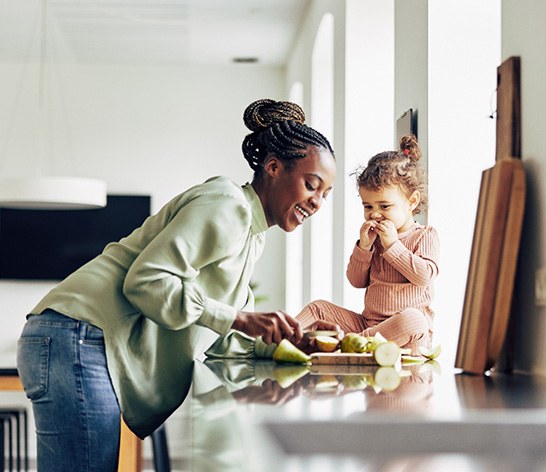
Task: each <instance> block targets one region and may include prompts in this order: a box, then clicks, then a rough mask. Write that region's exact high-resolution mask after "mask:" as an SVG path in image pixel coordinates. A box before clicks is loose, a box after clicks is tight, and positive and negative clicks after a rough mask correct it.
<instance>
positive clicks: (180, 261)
mask: <svg viewBox="0 0 546 472" xmlns="http://www.w3.org/2000/svg"><path fill="white" fill-rule="evenodd" d="M250 224H251V209H250V207H249V205H248V203H247V202H245V201H242V200H239V199H237V198H235V197H233V196H230V195H222V196H221V198H219V196H218V195H216V194H214V195H206V194H204V195H201V196H199V197H197V198H194V199H193V200H191V201H190V202H189V203H187V204H186V205H184V206H183V207H182V208H180V209H179V210H178V211H177V213H176V214H175V215H174V217H173V218H172V219H171V221H170V222H169V223H168V224H167V225H166V226H165V228H164V229H163V230H162V231H161V232H160V233H159V234H158V235H157V236H156V237H155V238H154V239H153V240H152V241H151V242H150V243H149V244H148V246H147V247H146V248H145V249H144V250H143V251H142V253H141V254H140V255H139V256H138V257H137V258H136V259H135V261H134V262H133V264H132V265H131V267H130V269H129V271H128V273H127V276H126V279H125V283H124V286H123V291H124V295H125V296H126V297H127V299H128V300H129V301H130V302H131V304H133V305H134V306H135V307H136V308H137V309H138V310H140V311H141V312H142V313H143V314H144V315H145V316H147V317H148V318H150V319H152V320H153V321H155V322H156V323H158V324H159V325H161V326H163V327H166V328H168V329H174V330H177V329H182V328H185V327H187V326H189V325H191V324H193V323H197V324H199V325H202V326H206V327H208V328H210V329H212V330H214V331H216V332H217V333H219V334H226V333H227V332H228V331H229V329H230V327H231V325H232V324H233V321H234V319H235V315H236V309H235V308H234V307H231V306H229V305H226V304H224V303H221V302H219V301H217V300H215V299H212V298H210V297H208V296H207V293H206V287H202V286H201V284H200V283H198V282H197V277H198V275H199V272H200V269H201V268H203V267H205V266H207V265H208V264H213V263H218V262H219V261H221V260H222V258H224V257H226V256H227V255H231V254H233V253H237V251H240V250H241V247H242V246H243V245H244V241H245V239H246V237H247V235H248V232H249V227H250Z"/></svg>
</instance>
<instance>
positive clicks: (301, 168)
mask: <svg viewBox="0 0 546 472" xmlns="http://www.w3.org/2000/svg"><path fill="white" fill-rule="evenodd" d="M306 153H307V155H306V157H304V158H301V159H297V160H296V162H295V165H294V166H293V167H292V168H287V167H286V166H285V164H284V163H283V162H282V161H281V160H280V159H278V158H277V157H275V156H272V157H271V158H270V159H269V160H268V161H267V162H266V164H265V166H264V171H265V173H266V174H267V175H268V176H269V177H270V179H268V180H269V185H268V190H267V191H266V192H265V195H262V196H261V197H260V198H261V200H262V204H263V206H264V210H265V216H266V218H267V222H268V224H269V226H273V225H278V226H279V227H280V228H281V229H283V230H284V231H293V230H295V229H296V228H297V227H298V226H299V225H301V224H303V222H304V221H305V220H306V219H307V218H309V217H310V216H311V215H313V214H314V213H316V212H317V211H318V210H319V209H320V207H321V205H322V203H323V201H324V199H325V198H326V197H327V196H328V194H329V193H330V191H331V190H332V186H333V184H334V179H335V177H336V161H335V159H334V157H333V156H332V154H331V153H330V152H329V151H328V150H326V149H319V148H318V147H316V146H308V147H307V151H306Z"/></svg>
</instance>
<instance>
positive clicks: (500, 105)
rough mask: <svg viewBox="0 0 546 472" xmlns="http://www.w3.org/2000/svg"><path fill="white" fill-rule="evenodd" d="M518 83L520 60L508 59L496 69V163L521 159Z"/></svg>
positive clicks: (516, 58)
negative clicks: (508, 158) (510, 159)
mask: <svg viewBox="0 0 546 472" xmlns="http://www.w3.org/2000/svg"><path fill="white" fill-rule="evenodd" d="M520 82H521V78H520V58H519V57H510V58H508V59H506V61H504V62H503V63H502V64H501V65H500V66H499V67H498V69H497V147H496V156H495V160H497V161H498V160H500V159H503V158H505V157H515V158H521V99H520V88H521V85H520Z"/></svg>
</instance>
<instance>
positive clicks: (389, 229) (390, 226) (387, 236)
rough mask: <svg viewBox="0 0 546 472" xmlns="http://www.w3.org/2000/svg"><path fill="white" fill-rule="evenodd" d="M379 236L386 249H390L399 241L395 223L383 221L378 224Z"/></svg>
mask: <svg viewBox="0 0 546 472" xmlns="http://www.w3.org/2000/svg"><path fill="white" fill-rule="evenodd" d="M376 231H377V234H378V235H379V238H380V239H381V245H382V246H383V248H384V249H388V248H389V247H390V246H392V245H393V244H394V243H395V242H396V241H398V231H397V230H396V227H395V226H394V223H393V222H392V221H390V220H383V221H381V222H380V223H378V224H377V227H376Z"/></svg>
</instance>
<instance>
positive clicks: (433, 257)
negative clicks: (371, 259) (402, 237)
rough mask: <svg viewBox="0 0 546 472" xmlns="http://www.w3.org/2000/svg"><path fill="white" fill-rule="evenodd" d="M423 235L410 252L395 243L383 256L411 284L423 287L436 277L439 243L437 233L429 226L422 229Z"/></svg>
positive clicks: (398, 242) (399, 243)
mask: <svg viewBox="0 0 546 472" xmlns="http://www.w3.org/2000/svg"><path fill="white" fill-rule="evenodd" d="M422 233H423V235H422V237H421V238H419V240H418V241H417V243H416V246H415V247H414V248H413V252H412V250H410V249H408V248H407V247H406V246H404V244H403V243H402V242H401V241H396V242H395V243H394V244H392V245H391V246H390V247H389V248H388V249H387V250H386V251H385V252H384V254H383V257H384V259H385V260H386V261H387V262H388V263H389V264H391V265H392V266H393V267H394V268H395V269H396V270H397V271H398V272H400V273H401V274H402V275H403V276H404V277H406V279H408V280H409V281H410V282H411V283H412V284H414V285H417V286H420V287H424V286H426V285H429V284H430V283H431V282H432V281H433V280H434V278H436V276H437V275H438V256H439V249H440V243H439V239H438V233H437V232H436V230H435V229H434V228H432V227H430V226H427V227H425V228H423V231H422Z"/></svg>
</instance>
